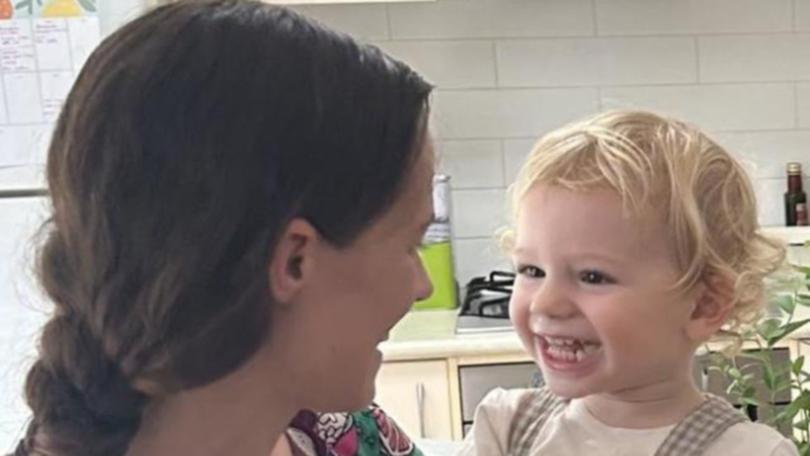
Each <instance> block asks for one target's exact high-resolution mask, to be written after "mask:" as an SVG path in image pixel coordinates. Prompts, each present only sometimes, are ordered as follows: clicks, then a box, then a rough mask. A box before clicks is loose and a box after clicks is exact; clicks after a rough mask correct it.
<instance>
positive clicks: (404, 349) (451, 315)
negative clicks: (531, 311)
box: [380, 309, 525, 361]
mask: <svg viewBox="0 0 810 456" xmlns="http://www.w3.org/2000/svg"><path fill="white" fill-rule="evenodd" d="M456 313H457V310H455V309H454V310H419V311H411V312H409V313H408V314H407V315H405V318H403V319H402V321H400V322H399V323H398V324H397V325H396V326H395V327H394V328H393V329H392V330H391V336H390V338H389V340H388V341H386V342H383V343H382V344H380V351H382V354H383V360H384V361H408V360H424V359H439V358H454V357H462V356H483V355H511V354H515V355H523V354H525V352H524V350H523V345H521V343H520V339H518V336H517V334H515V332H514V331H508V332H493V333H486V334H475V335H467V334H465V335H457V334H456V333H455V330H456V318H458V316H457V315H456Z"/></svg>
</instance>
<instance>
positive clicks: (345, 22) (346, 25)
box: [293, 3, 389, 41]
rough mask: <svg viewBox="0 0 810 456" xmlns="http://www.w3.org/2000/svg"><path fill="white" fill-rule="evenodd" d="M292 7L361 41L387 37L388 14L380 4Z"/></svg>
mask: <svg viewBox="0 0 810 456" xmlns="http://www.w3.org/2000/svg"><path fill="white" fill-rule="evenodd" d="M293 9H295V10H297V11H299V12H300V13H302V14H304V15H306V16H309V17H312V18H314V19H316V20H318V21H320V22H322V23H324V24H326V25H327V26H329V27H331V28H333V29H336V30H339V31H341V32H344V33H348V34H350V35H352V36H353V37H354V38H357V39H360V40H363V41H368V40H381V39H386V38H388V37H389V33H388V16H387V12H386V10H385V5H382V4H368V3H365V4H343V5H340V4H338V5H297V6H294V7H293Z"/></svg>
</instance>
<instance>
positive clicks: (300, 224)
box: [268, 218, 320, 304]
mask: <svg viewBox="0 0 810 456" xmlns="http://www.w3.org/2000/svg"><path fill="white" fill-rule="evenodd" d="M319 241H320V236H319V234H318V231H317V230H316V229H315V227H313V226H312V225H311V224H310V223H309V222H307V221H306V220H304V219H300V218H296V219H293V220H292V221H290V223H289V224H287V226H286V228H285V229H284V231H282V232H281V235H280V236H279V238H278V241H277V242H276V246H275V249H274V251H273V254H272V256H271V258H270V264H269V271H268V274H269V277H268V279H269V284H270V291H271V292H272V294H273V298H274V299H275V300H276V301H277V302H278V303H279V304H287V303H290V302H291V301H293V300H294V299H295V297H296V296H297V295H298V293H299V292H300V291H301V289H302V288H303V286H304V284H305V283H306V281H307V279H309V278H310V276H311V275H312V269H313V263H314V261H315V256H316V253H317V250H318V244H319Z"/></svg>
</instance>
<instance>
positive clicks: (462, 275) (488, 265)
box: [453, 237, 512, 289]
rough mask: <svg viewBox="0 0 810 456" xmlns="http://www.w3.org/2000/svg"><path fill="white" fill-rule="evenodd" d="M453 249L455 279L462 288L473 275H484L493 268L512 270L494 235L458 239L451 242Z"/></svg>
mask: <svg viewBox="0 0 810 456" xmlns="http://www.w3.org/2000/svg"><path fill="white" fill-rule="evenodd" d="M453 249H454V250H453V256H454V257H455V260H456V280H458V284H459V286H460V287H461V288H462V289H463V288H464V285H466V284H467V282H469V281H470V279H472V278H473V277H478V276H483V275H486V274H488V273H489V272H490V271H492V270H493V269H500V270H506V271H510V270H512V268H511V266H510V264H509V259H508V258H507V257H506V255H504V253H503V252H502V251H501V249H500V247H499V246H498V242H497V240H496V239H495V237H488V238H480V239H459V240H457V241H455V242H454V243H453Z"/></svg>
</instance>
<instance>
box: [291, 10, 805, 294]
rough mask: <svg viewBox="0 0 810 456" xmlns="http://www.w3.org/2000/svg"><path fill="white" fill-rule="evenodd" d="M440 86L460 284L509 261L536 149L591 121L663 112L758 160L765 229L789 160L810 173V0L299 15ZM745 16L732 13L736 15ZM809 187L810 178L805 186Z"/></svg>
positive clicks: (436, 107) (777, 212)
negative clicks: (525, 174) (596, 115)
mask: <svg viewBox="0 0 810 456" xmlns="http://www.w3.org/2000/svg"><path fill="white" fill-rule="evenodd" d="M300 9H301V10H302V11H304V12H305V13H307V14H310V15H313V16H315V17H316V18H319V19H321V20H323V21H324V22H325V23H327V24H330V25H333V26H335V27H337V28H340V29H342V30H345V31H347V32H349V33H352V34H354V35H356V36H359V37H361V38H362V39H364V40H367V41H369V42H371V43H374V44H377V45H379V46H380V47H382V48H383V49H385V50H386V51H388V52H390V53H391V54H393V55H395V56H397V57H399V58H401V59H403V60H405V61H407V62H408V63H410V64H411V65H412V66H414V67H415V68H416V69H418V70H419V71H421V72H422V73H423V74H424V75H425V76H426V77H427V78H428V79H430V80H431V81H432V82H433V83H434V84H436V87H437V89H436V91H435V93H434V96H433V98H432V105H433V106H432V110H433V116H432V119H431V122H432V125H431V127H432V129H433V134H434V137H435V138H436V143H437V146H438V147H437V149H438V150H439V151H440V155H441V157H440V169H441V170H442V171H443V172H446V173H448V174H450V175H451V176H452V185H453V189H454V190H453V206H454V211H453V216H454V219H453V223H454V226H453V230H454V237H455V256H456V263H457V272H458V277H459V280H460V281H461V282H462V283H463V282H466V281H467V280H469V278H470V277H471V276H472V275H473V274H481V273H484V272H487V271H489V270H491V269H493V268H494V267H496V266H498V265H501V266H503V265H505V261H504V260H503V258H502V256H501V255H500V253H499V250H498V248H497V246H496V245H495V241H494V230H495V229H496V228H498V227H500V226H503V225H504V223H505V220H506V218H505V216H506V210H507V208H506V196H505V189H506V186H507V185H508V184H509V183H510V182H511V181H512V180H513V179H514V176H515V174H516V173H517V170H518V169H519V167H520V165H521V164H522V162H523V159H524V158H525V157H526V154H527V153H528V152H529V150H530V149H531V147H532V145H533V144H534V142H535V141H536V139H537V138H538V137H539V136H540V135H542V134H543V133H545V132H547V131H548V130H549V129H551V128H554V127H557V126H560V125H562V124H564V123H566V122H568V121H570V120H573V119H575V118H578V117H580V116H583V115H586V114H589V113H593V112H597V111H600V110H604V109H609V108H616V107H631V108H632V107H635V108H647V109H653V110H657V111H660V112H663V113H665V114H671V115H675V116H678V117H682V118H684V119H686V120H688V121H691V122H694V123H696V124H698V125H700V126H701V127H703V128H705V129H707V130H708V131H709V132H710V133H711V135H712V136H713V137H714V138H716V139H717V141H719V142H720V143H721V144H723V145H724V146H726V147H727V148H728V149H729V150H731V151H732V152H733V153H734V154H736V155H737V156H738V157H740V158H741V159H742V160H744V162H745V166H746V169H747V170H748V171H749V172H750V174H751V176H752V178H753V179H754V186H755V190H756V193H757V196H758V200H759V205H760V221H761V223H762V224H764V225H778V224H781V223H783V219H784V216H783V206H782V194H783V192H784V191H785V186H786V184H785V177H784V175H785V163H786V162H788V161H800V162H802V163H803V164H804V167H805V169H806V170H807V171H810V0H713V1H711V2H707V1H704V0H437V1H430V2H414V3H394V4H386V5H384V4H365V5H362V4H360V5H358V4H354V5H329V6H325V5H323V6H320V5H319V6H306V7H301V8H300ZM732 12H733V14H732ZM806 185H807V186H808V190H810V182H806Z"/></svg>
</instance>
